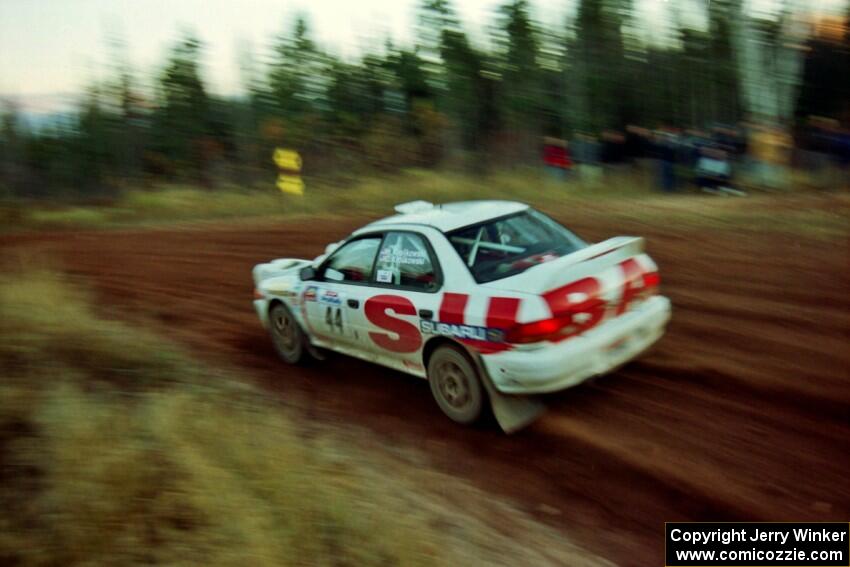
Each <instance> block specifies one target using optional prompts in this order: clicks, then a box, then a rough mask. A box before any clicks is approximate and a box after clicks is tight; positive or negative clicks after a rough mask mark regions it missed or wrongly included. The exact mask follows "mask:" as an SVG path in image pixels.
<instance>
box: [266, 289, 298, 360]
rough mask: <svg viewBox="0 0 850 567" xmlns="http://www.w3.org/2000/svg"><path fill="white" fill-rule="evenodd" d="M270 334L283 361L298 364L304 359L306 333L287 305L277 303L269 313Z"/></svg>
mask: <svg viewBox="0 0 850 567" xmlns="http://www.w3.org/2000/svg"><path fill="white" fill-rule="evenodd" d="M269 332H270V334H271V336H272V344H274V348H275V350H276V351H277V353H278V354H279V355H280V357H281V358H282V359H283V360H285V361H286V362H288V363H289V364H297V363H299V362H301V361H302V360H303V359H304V350H305V349H304V333H303V332H302V331H301V327H300V326H299V325H298V321H296V320H295V317H294V316H293V315H292V312H291V311H290V310H289V308H287V307H286V305H283V304H282V303H277V304H275V305H274V307H272V308H271V311H269Z"/></svg>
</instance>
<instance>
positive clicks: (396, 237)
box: [375, 232, 439, 291]
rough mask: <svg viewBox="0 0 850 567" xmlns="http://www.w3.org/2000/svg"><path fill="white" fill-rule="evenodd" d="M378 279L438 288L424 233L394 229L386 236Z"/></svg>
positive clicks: (408, 285)
mask: <svg viewBox="0 0 850 567" xmlns="http://www.w3.org/2000/svg"><path fill="white" fill-rule="evenodd" d="M375 281H376V282H377V283H379V284H388V285H395V286H403V287H410V288H415V289H419V290H422V291H436V290H437V288H438V287H439V281H438V278H437V271H436V269H435V267H434V265H433V264H432V262H431V255H430V254H429V252H428V247H427V246H426V244H425V240H424V238H423V237H422V236H420V235H418V234H414V233H412V232H391V233H389V234H387V237H386V238H385V239H384V245H383V246H381V251H380V253H379V254H378V264H377V267H376V271H375Z"/></svg>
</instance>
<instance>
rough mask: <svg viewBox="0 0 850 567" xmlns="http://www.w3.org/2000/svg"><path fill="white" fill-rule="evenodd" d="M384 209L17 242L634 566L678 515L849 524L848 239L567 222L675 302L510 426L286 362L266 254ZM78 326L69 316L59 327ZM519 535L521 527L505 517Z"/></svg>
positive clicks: (317, 241)
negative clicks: (273, 315) (619, 353)
mask: <svg viewBox="0 0 850 567" xmlns="http://www.w3.org/2000/svg"><path fill="white" fill-rule="evenodd" d="M364 220H366V219H351V220H346V221H328V220H312V221H309V222H308V221H299V222H291V223H288V224H287V226H283V227H270V226H265V227H264V226H253V227H250V228H246V227H239V228H233V227H231V228H227V227H221V228H203V229H202V228H187V229H180V230H157V231H145V232H108V233H63V234H48V235H35V236H17V237H11V236H6V237H3V238H0V245H2V246H3V247H10V246H18V245H26V246H27V247H28V248H40V249H45V250H48V251H50V252H52V253H53V254H54V255H56V256H58V257H59V258H61V261H62V263H63V264H64V266H65V268H66V269H67V271H69V272H70V273H72V274H75V275H78V276H81V277H83V278H84V279H85V280H86V281H87V282H90V283H91V284H92V285H93V286H94V288H95V289H96V290H97V292H98V293H99V294H101V296H102V298H103V299H104V300H105V301H104V303H105V305H107V306H116V307H119V308H120V309H119V311H120V312H121V313H124V312H127V311H130V312H132V311H134V310H138V311H139V312H140V313H143V314H147V315H150V314H152V315H153V316H154V317H156V318H158V320H159V321H160V322H161V323H162V324H163V326H164V327H165V328H167V329H169V332H170V333H172V335H173V336H174V337H175V338H177V339H179V340H182V341H185V342H188V343H189V344H190V345H191V346H192V347H193V348H194V349H195V350H196V351H197V352H200V353H202V354H204V355H205V356H206V357H208V358H209V359H212V360H221V361H226V362H227V363H230V364H233V365H236V366H238V367H240V368H241V369H243V370H244V371H245V372H246V373H248V374H249V375H253V376H255V377H256V378H257V380H258V381H260V382H261V383H262V384H264V385H266V386H267V387H268V389H269V391H270V392H273V393H274V394H275V395H277V396H279V397H280V399H281V400H282V402H283V403H284V404H286V405H289V406H291V407H292V408H293V409H294V411H297V412H299V413H300V414H301V415H302V416H303V421H304V423H305V424H307V427H309V424H311V423H322V424H327V423H334V424H337V425H338V426H342V427H346V426H349V425H350V426H352V427H354V426H356V427H358V428H363V432H364V435H368V436H369V437H370V442H374V441H377V442H378V443H379V444H380V445H381V446H382V447H386V448H387V449H388V450H392V448H393V447H396V448H399V447H401V448H405V449H411V448H412V449H415V450H416V451H418V452H420V453H421V454H422V459H421V461H420V463H419V465H420V466H427V467H431V468H434V469H436V470H441V471H444V472H446V473H449V474H454V475H461V476H463V477H465V478H467V479H469V480H471V481H472V482H474V483H475V484H477V485H478V486H479V487H481V488H483V489H484V490H487V491H489V492H491V493H493V494H497V495H499V496H500V497H507V498H509V499H511V500H513V501H514V502H516V503H518V504H519V505H520V506H521V507H523V508H524V509H526V510H528V511H530V512H532V513H533V514H535V515H536V516H537V517H538V518H540V520H541V521H545V522H546V523H548V524H551V525H553V526H555V527H557V528H558V529H560V530H563V532H564V533H566V534H569V535H570V536H572V537H573V538H574V539H575V540H577V541H578V542H580V543H581V544H583V545H585V546H587V547H588V548H589V549H591V550H592V551H594V552H595V553H597V554H599V555H602V556H604V557H607V558H610V559H612V560H613V561H615V562H617V563H619V564H622V565H636V566H637V565H662V564H663V563H662V554H663V522H664V521H676V520H777V521H778V520H843V521H846V520H847V519H848V518H850V482H848V474H850V473H848V470H850V348H848V346H850V316H848V314H850V294H849V293H848V291H850V275H848V259H850V255H848V242H847V241H846V240H835V241H833V242H829V243H827V242H824V241H823V240H808V239H806V238H800V237H796V236H790V235H783V234H777V233H756V232H748V233H746V234H745V235H742V234H740V233H739V232H737V231H732V230H730V229H722V230H721V229H716V230H709V229H707V228H703V229H699V230H696V229H694V228H692V227H691V228H689V227H687V226H681V227H677V226H646V225H637V224H632V225H629V223H625V224H623V223H619V224H617V225H616V226H615V225H613V224H606V222H605V220H604V219H601V220H600V219H598V218H597V219H593V221H591V220H588V219H584V220H582V219H575V218H572V219H570V218H562V219H561V220H564V221H565V222H567V223H568V224H569V225H570V226H572V227H574V228H575V229H576V230H578V231H579V232H580V233H581V234H582V235H583V236H585V237H586V238H588V239H590V240H593V239H602V238H604V237H607V236H610V235H613V234H622V233H627V234H628V233H634V234H641V235H644V236H646V237H647V238H648V247H649V251H650V253H651V254H652V255H653V257H654V258H655V259H656V260H657V262H658V263H659V265H660V267H661V273H662V278H663V280H662V290H663V293H665V294H667V295H668V296H669V297H670V298H671V299H672V301H673V305H674V315H673V320H672V322H671V325H670V327H669V332H668V334H667V336H666V337H665V338H664V339H663V340H662V342H661V343H660V345H659V346H658V347H657V348H656V349H655V350H654V351H652V352H651V353H649V354H647V355H646V356H645V357H643V358H642V359H641V360H639V361H637V362H634V363H632V364H630V365H627V366H626V367H624V368H623V369H622V370H620V371H618V372H616V373H614V374H613V375H610V376H607V377H603V378H601V379H598V380H596V381H594V382H592V383H590V384H586V385H583V386H580V387H578V388H575V389H572V390H569V391H566V392H563V393H561V394H558V395H555V396H552V397H551V398H550V399H549V405H550V410H549V412H548V413H547V414H546V415H545V416H544V417H543V418H542V419H541V420H539V421H538V422H537V423H535V424H534V425H533V426H532V427H530V428H528V429H527V430H525V431H522V432H520V433H518V434H515V435H513V436H505V435H503V434H502V433H500V432H499V431H498V430H496V429H495V428H494V427H493V426H482V427H477V428H472V429H465V428H461V427H457V426H455V425H453V424H452V423H450V422H449V421H448V420H447V419H444V418H443V417H442V415H441V414H440V412H439V410H438V409H437V407H436V405H435V404H433V403H432V401H431V399H430V393H429V391H428V388H427V384H425V383H424V382H423V381H419V380H417V379H414V378H410V377H407V376H404V375H401V374H397V373H395V372H391V371H389V370H385V369H382V368H378V367H375V366H372V365H369V364H367V363H363V362H359V361H355V360H351V359H347V358H336V359H332V360H329V361H326V362H325V363H322V364H320V365H315V366H313V367H310V368H306V369H300V368H299V369H293V368H290V367H287V366H285V365H284V364H283V363H281V362H279V361H278V360H277V359H276V356H275V354H274V353H273V351H272V348H271V346H270V344H269V341H268V340H267V337H266V336H265V333H264V331H263V330H262V329H261V328H260V326H259V324H258V322H257V321H256V319H255V316H254V314H253V312H252V308H251V302H250V300H251V288H252V283H251V279H250V268H251V266H252V265H253V264H254V263H256V262H258V261H261V260H266V259H270V258H274V257H287V256H296V257H298V256H301V257H313V256H315V255H316V254H318V253H319V252H321V250H322V248H323V245H324V243H326V242H330V241H333V240H336V239H339V238H340V237H343V236H344V235H346V234H347V233H348V232H349V231H350V230H351V229H353V228H355V227H357V226H360V225H361V224H362V222H363V221H364ZM57 324H61V322H57ZM505 532H506V533H508V534H509V533H510V529H509V526H506V530H505Z"/></svg>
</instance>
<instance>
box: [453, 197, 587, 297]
mask: <svg viewBox="0 0 850 567" xmlns="http://www.w3.org/2000/svg"><path fill="white" fill-rule="evenodd" d="M446 236H447V237H448V239H449V242H451V244H452V246H454V248H455V250H457V253H458V254H460V257H461V259H462V260H463V263H464V264H466V265H467V267H468V268H469V271H470V272H472V275H473V277H474V278H475V281H477V282H478V283H484V282H489V281H493V280H498V279H501V278H506V277H509V276H514V275H516V274H519V273H522V272H524V271H525V270H527V269H528V268H530V267H532V266H535V265H537V264H542V263H543V262H548V261H550V260H554V259H556V258H560V257H561V256H565V255H567V254H570V253H571V252H575V251H576V250H578V249H580V248H584V247H585V246H586V244H585V243H584V241H583V240H581V239H580V238H579V237H578V236H576V235H575V234H573V233H572V232H570V231H569V230H567V229H566V228H564V227H563V226H561V225H560V224H558V223H557V222H555V221H553V220H552V219H550V218H549V217H547V216H546V215H544V214H543V213H540V212H538V211H535V210H527V211H523V212H521V213H518V214H515V215H510V216H507V217H502V218H500V219H496V220H492V221H488V222H485V223H480V224H476V225H472V226H467V227H464V228H461V229H458V230H455V231H452V232H450V233H448V234H447V235H446Z"/></svg>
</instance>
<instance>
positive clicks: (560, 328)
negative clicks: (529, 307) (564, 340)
mask: <svg viewBox="0 0 850 567" xmlns="http://www.w3.org/2000/svg"><path fill="white" fill-rule="evenodd" d="M572 324H573V320H572V317H551V318H549V319H541V320H540V321H533V322H531V323H519V324H517V325H514V326H513V327H511V328H510V329H508V331H507V332H506V333H505V341H506V342H509V343H513V344H529V343H539V342H541V341H545V340H551V339H556V338H561V337H562V336H563V335H564V332H565V331H566V330H569V329H568V328H569V327H571V326H572Z"/></svg>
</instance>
